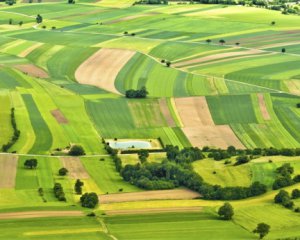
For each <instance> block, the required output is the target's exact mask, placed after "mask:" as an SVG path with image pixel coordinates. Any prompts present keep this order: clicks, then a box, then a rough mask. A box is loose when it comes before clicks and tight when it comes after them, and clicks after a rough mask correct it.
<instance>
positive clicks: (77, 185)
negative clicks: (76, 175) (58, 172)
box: [74, 179, 84, 195]
mask: <svg viewBox="0 0 300 240" xmlns="http://www.w3.org/2000/svg"><path fill="white" fill-rule="evenodd" d="M83 185H84V183H83V182H81V181H80V179H77V180H76V182H75V186H74V189H75V192H76V194H78V195H80V194H82V186H83Z"/></svg>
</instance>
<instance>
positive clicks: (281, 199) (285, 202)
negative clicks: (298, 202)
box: [274, 189, 300, 212]
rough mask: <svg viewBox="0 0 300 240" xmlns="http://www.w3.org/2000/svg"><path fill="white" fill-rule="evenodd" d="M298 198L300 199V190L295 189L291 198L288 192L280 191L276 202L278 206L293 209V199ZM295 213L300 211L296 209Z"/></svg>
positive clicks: (275, 199)
mask: <svg viewBox="0 0 300 240" xmlns="http://www.w3.org/2000/svg"><path fill="white" fill-rule="evenodd" d="M298 198H300V190H299V189H294V190H293V191H292V194H291V196H290V195H289V193H288V192H287V191H285V190H280V191H279V193H278V194H277V195H276V196H275V198H274V202H275V203H276V204H280V205H282V206H283V207H285V208H288V209H293V208H294V206H295V204H294V202H293V201H292V199H298ZM295 212H300V209H299V208H296V209H295Z"/></svg>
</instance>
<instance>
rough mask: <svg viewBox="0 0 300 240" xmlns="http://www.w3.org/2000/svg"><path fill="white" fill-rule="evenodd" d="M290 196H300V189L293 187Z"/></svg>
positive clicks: (295, 197)
mask: <svg viewBox="0 0 300 240" xmlns="http://www.w3.org/2000/svg"><path fill="white" fill-rule="evenodd" d="M292 198H293V199H297V198H300V190H299V189H294V190H293V191H292Z"/></svg>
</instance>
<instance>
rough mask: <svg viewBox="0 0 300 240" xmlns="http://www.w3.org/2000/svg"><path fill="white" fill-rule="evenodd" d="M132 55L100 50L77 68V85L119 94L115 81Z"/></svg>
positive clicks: (130, 52) (118, 50)
mask: <svg viewBox="0 0 300 240" xmlns="http://www.w3.org/2000/svg"><path fill="white" fill-rule="evenodd" d="M134 54H135V52H134V51H130V50H121V49H104V48H103V49H100V50H99V51H98V52H96V53H95V54H94V55H92V56H91V57H90V58H88V59H87V60H86V61H85V62H83V63H82V64H81V65H80V66H79V68H78V69H77V70H76V73H75V77H76V79H77V81H78V82H79V83H82V84H88V85H93V86H96V87H99V88H103V89H104V90H107V91H110V92H113V93H116V94H120V93H119V92H118V90H117V89H116V88H115V79H116V77H117V75H118V73H119V72H120V70H121V69H122V68H123V67H124V66H125V64H126V63H127V62H128V61H129V60H130V59H131V57H132V56H133V55H134Z"/></svg>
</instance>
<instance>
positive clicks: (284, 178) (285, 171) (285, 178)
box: [272, 163, 300, 190]
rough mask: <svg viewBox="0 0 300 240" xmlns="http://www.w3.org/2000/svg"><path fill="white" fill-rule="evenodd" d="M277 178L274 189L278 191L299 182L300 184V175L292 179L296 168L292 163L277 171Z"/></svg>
mask: <svg viewBox="0 0 300 240" xmlns="http://www.w3.org/2000/svg"><path fill="white" fill-rule="evenodd" d="M276 173H277V177H276V179H275V181H274V183H273V186H272V188H273V189H274V190H277V189H279V188H283V187H287V186H291V185H293V184H295V183H297V182H300V175H296V176H295V177H294V178H292V176H291V175H292V174H293V173H294V168H293V167H292V166H291V164H290V163H285V164H283V165H282V166H281V167H279V168H277V169H276Z"/></svg>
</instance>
